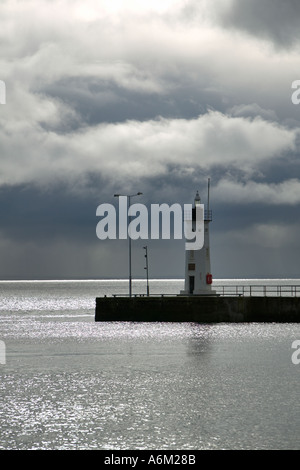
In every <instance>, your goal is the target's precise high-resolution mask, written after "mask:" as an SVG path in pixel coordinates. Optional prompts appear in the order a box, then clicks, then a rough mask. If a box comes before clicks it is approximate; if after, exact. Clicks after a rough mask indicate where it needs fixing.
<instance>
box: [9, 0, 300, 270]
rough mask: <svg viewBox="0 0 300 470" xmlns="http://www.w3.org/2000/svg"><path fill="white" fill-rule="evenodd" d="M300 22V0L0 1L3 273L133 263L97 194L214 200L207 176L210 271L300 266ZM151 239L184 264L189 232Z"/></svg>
mask: <svg viewBox="0 0 300 470" xmlns="http://www.w3.org/2000/svg"><path fill="white" fill-rule="evenodd" d="M299 24H300V3H299V1H298V0H285V1H282V0H214V1H210V0H178V1H176V0H151V1H142V0H126V1H122V0H86V1H84V2H83V1H78V0H59V1H58V0H51V1H50V0H28V1H26V2H25V1H23V2H20V1H17V0H7V1H6V0H2V1H1V2H0V51H1V54H0V79H1V80H3V81H4V82H5V84H6V104H1V105H0V159H1V166H0V211H1V219H0V278H1V279H53V278H54V279H68V278H71V279H74V278H99V279H101V278H126V277H127V274H128V271H127V269H128V244H127V242H126V240H125V241H124V240H106V241H100V240H99V239H98V238H97V237H96V225H97V222H98V220H99V219H98V218H97V217H96V209H97V206H98V205H99V204H101V203H111V204H114V205H116V207H117V205H118V201H117V200H116V198H114V197H113V195H114V193H124V194H128V193H135V192H137V191H141V192H143V196H141V197H140V198H139V200H138V201H137V200H135V202H141V203H143V204H145V205H146V206H147V207H148V208H149V207H150V205H151V204H152V203H168V204H173V203H180V204H187V203H191V202H192V201H193V198H194V195H195V193H196V191H197V190H199V192H200V195H201V197H202V202H204V203H205V204H206V188H207V179H208V177H210V178H211V194H210V195H211V198H210V203H211V209H212V210H213V221H212V223H211V225H210V231H211V261H212V273H213V276H214V278H300V249H299V240H300V219H299V209H300V162H299V150H300V138H299V130H300V105H295V104H293V102H292V100H291V97H292V93H293V92H294V91H295V90H293V89H292V82H293V81H295V80H300V28H299ZM145 243H146V242H145V240H137V241H134V242H133V244H132V250H133V276H134V277H144V276H145V271H144V265H145V264H144V256H143V255H144V251H143V248H142V247H143V246H144V245H145ZM147 246H148V252H149V274H150V277H154V278H160V277H163V278H166V277H169V278H183V276H184V241H183V240H171V241H167V240H155V241H154V240H148V241H147Z"/></svg>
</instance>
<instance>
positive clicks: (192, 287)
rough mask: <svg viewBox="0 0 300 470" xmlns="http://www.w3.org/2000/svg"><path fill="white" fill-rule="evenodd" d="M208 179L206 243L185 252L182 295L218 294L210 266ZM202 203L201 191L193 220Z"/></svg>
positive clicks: (205, 214) (210, 219)
mask: <svg viewBox="0 0 300 470" xmlns="http://www.w3.org/2000/svg"><path fill="white" fill-rule="evenodd" d="M209 188H210V180H208V191H207V209H206V210H204V243H203V247H202V248H201V249H199V250H186V252H185V286H184V290H183V291H181V292H180V294H181V295H216V291H214V290H212V274H211V266H210V246H209V224H210V222H211V221H212V211H211V210H210V208H209ZM198 204H201V199H200V196H199V192H198V191H197V193H196V196H195V199H194V207H193V210H192V213H191V215H190V217H191V219H192V220H191V222H192V223H194V222H195V219H196V207H197V205H198Z"/></svg>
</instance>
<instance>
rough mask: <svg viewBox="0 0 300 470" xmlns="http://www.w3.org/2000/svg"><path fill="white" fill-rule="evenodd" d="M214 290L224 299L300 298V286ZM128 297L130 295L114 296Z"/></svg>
mask: <svg viewBox="0 0 300 470" xmlns="http://www.w3.org/2000/svg"><path fill="white" fill-rule="evenodd" d="M212 289H213V290H214V291H215V292H216V294H217V295H219V296H222V297H226V296H227V297H235V296H237V297H300V285H237V286H234V285H232V286H230V285H220V286H218V285H213V286H212ZM176 295H178V294H174V293H173V294H167V293H164V294H160V293H152V294H150V295H149V296H150V297H170V296H173V297H174V296H176ZM112 296H113V297H128V294H124V293H123V294H112ZM132 297H147V294H146V293H135V294H134V293H133V294H132Z"/></svg>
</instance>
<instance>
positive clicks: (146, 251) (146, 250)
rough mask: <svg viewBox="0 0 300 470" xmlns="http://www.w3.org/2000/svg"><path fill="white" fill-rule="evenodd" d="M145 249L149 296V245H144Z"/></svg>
mask: <svg viewBox="0 0 300 470" xmlns="http://www.w3.org/2000/svg"><path fill="white" fill-rule="evenodd" d="M143 248H144V250H145V258H146V267H145V268H144V269H146V274H147V297H149V272H148V249H147V246H144V247H143Z"/></svg>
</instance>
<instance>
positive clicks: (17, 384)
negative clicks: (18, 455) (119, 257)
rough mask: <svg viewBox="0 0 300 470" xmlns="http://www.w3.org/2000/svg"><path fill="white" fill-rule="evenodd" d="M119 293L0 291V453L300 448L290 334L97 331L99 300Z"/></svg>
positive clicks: (278, 329)
mask: <svg viewBox="0 0 300 470" xmlns="http://www.w3.org/2000/svg"><path fill="white" fill-rule="evenodd" d="M224 283H225V284H227V285H230V284H232V285H236V284H237V283H240V284H243V285H244V284H247V283H248V284H251V283H252V284H253V285H254V284H255V285H257V284H262V283H268V284H269V285H272V284H274V285H275V284H276V285H278V284H284V283H285V284H295V285H296V284H298V285H300V281H299V280H298V281H297V280H293V281H282V280H273V281H272V280H269V281H258V280H252V281H247V280H244V281H235V280H231V281H230V280H222V281H216V282H215V285H218V284H219V285H224ZM182 288H183V281H181V280H151V281H150V293H151V294H161V293H164V294H177V293H179V291H180V290H181V289H182ZM133 292H134V293H139V294H143V293H145V292H146V284H145V281H142V280H141V281H134V282H133ZM126 293H128V281H126V280H125V281H118V280H106V281H101V280H94V281H93V280H91V281H6V282H4V281H2V282H0V342H1V343H0V344H1V345H4V346H5V351H2V352H5V360H2V362H1V363H0V449H19V450H22V449H24V450H31V449H46V450H51V449H55V450H59V449H61V450H62V449H68V450H73V449H99V450H101V449H110V450H114V449H115V450H125V449H126V450H128V449H130V450H133V449H145V450H147V449H159V450H164V449H169V450H172V449H176V450H180V449H181V450H191V449H192V450H202V449H299V447H300V437H299V430H300V409H299V372H300V364H295V363H294V362H293V361H292V354H293V352H294V350H293V349H292V343H293V342H294V341H295V340H300V327H299V325H298V324H275V323H266V324H264V323H262V324H259V323H250V324H233V323H232V324H228V323H220V324H196V323H130V322H128V323H127V322H112V323H110V322H107V323H102V322H95V321H94V315H95V298H96V297H97V296H102V295H113V294H119V295H120V294H126ZM2 357H3V356H2Z"/></svg>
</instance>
